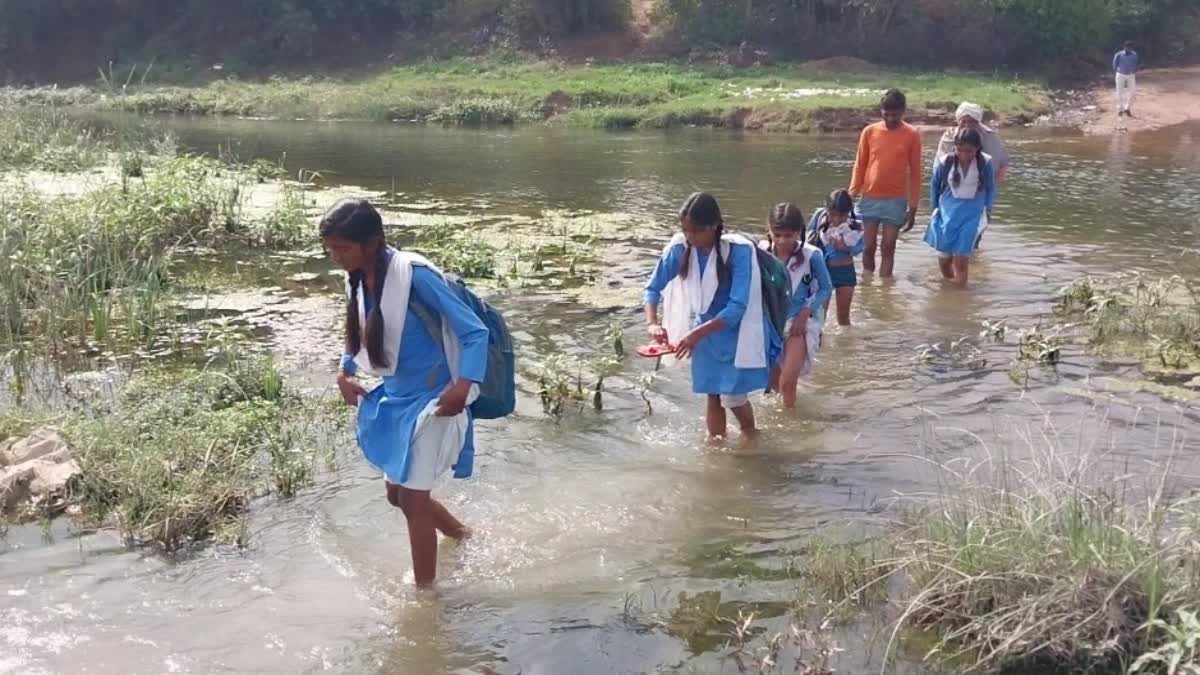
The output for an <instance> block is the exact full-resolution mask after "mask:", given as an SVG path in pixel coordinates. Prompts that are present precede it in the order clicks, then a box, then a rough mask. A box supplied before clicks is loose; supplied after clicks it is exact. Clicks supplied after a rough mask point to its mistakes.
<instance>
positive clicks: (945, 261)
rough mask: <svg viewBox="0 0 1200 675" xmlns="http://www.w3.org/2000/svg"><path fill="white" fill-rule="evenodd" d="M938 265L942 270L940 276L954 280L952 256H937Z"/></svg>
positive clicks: (947, 279)
mask: <svg viewBox="0 0 1200 675" xmlns="http://www.w3.org/2000/svg"><path fill="white" fill-rule="evenodd" d="M938 267H939V268H940V269H941V270H942V278H943V279H945V280H946V281H954V258H951V257H950V256H948V255H939V256H938Z"/></svg>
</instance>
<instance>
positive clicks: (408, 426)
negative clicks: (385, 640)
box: [320, 200, 488, 587]
mask: <svg viewBox="0 0 1200 675" xmlns="http://www.w3.org/2000/svg"><path fill="white" fill-rule="evenodd" d="M320 231H321V239H322V240H323V242H324V244H325V247H326V249H327V250H328V251H329V255H330V257H331V258H332V259H333V261H334V262H335V263H337V265H338V266H340V267H341V268H342V269H344V270H346V272H347V273H348V278H347V281H346V297H347V302H346V348H345V354H344V355H343V356H342V364H341V369H340V372H339V373H338V378H337V384H338V389H339V390H340V391H341V394H342V398H343V399H345V401H346V403H348V404H349V405H352V406H358V441H359V445H360V446H361V447H362V451H363V454H364V455H365V456H366V458H367V461H369V462H370V463H371V464H372V465H373V466H374V467H375V468H377V469H379V470H380V471H381V472H383V474H384V485H385V488H386V492H387V498H388V502H390V503H391V504H392V505H393V506H396V507H398V508H400V509H401V511H403V513H404V517H405V519H406V520H407V522H408V539H409V545H410V546H411V549H412V561H413V577H414V581H415V582H416V584H417V586H419V587H428V586H431V585H432V584H433V582H434V578H435V577H436V574H437V546H438V541H437V532H439V531H440V532H441V533H442V534H444V535H445V536H447V537H450V538H452V539H456V540H462V539H465V538H466V537H467V536H469V534H470V531H469V530H468V529H467V528H466V527H465V526H464V525H463V524H462V523H461V522H459V521H458V520H457V519H456V518H455V517H454V516H452V515H451V514H450V512H449V511H447V510H446V507H445V506H443V505H442V504H441V503H440V502H438V501H437V500H436V499H434V498H433V497H432V496H431V490H432V489H433V486H434V483H435V482H436V481H437V480H438V478H440V477H441V476H442V475H444V474H445V473H446V472H448V471H450V470H451V469H453V471H454V475H455V477H456V478H466V477H468V476H470V475H471V469H472V458H473V455H474V430H473V424H472V418H471V414H470V411H469V410H468V409H467V406H468V405H470V403H471V402H472V401H473V400H474V398H475V397H476V396H477V395H478V383H480V382H483V380H484V375H485V373H486V370H487V344H488V329H487V327H486V326H484V325H483V323H482V322H481V321H480V320H479V318H478V317H477V316H476V315H475V313H474V312H473V311H472V310H471V309H470V308H469V307H467V306H466V305H465V304H464V303H463V302H462V300H460V299H459V298H458V297H457V296H456V295H455V294H454V293H453V292H452V291H451V290H450V288H449V287H448V286H447V285H446V281H445V279H444V278H443V276H442V273H441V271H440V270H438V268H437V267H435V266H434V265H433V264H432V263H430V262H429V261H428V260H426V259H424V258H422V257H421V256H419V255H416V254H415V253H409V252H406V251H399V250H396V249H394V248H392V247H390V246H388V245H387V241H386V240H385V239H384V232H383V219H382V218H381V217H380V215H379V212H378V211H376V210H375V208H374V207H373V206H371V204H370V203H369V202H367V201H365V200H343V201H341V202H339V203H338V204H336V205H335V206H334V207H333V208H331V209H330V210H329V211H328V212H327V213H326V214H325V216H324V217H323V218H322V219H321V224H320ZM412 303H420V306H423V307H424V308H425V310H426V311H427V312H428V314H429V315H432V316H435V317H439V318H440V319H441V326H440V328H441V333H442V334H441V335H434V334H433V333H434V331H435V330H437V328H435V327H434V326H430V325H427V324H426V323H425V322H424V321H421V320H419V318H418V317H417V316H414V311H413V310H412ZM359 371H367V372H370V373H371V374H373V375H377V376H379V377H381V378H382V380H383V382H382V384H380V385H379V386H378V387H376V388H375V389H373V390H371V391H369V392H368V391H366V390H365V389H364V388H363V387H362V386H361V385H360V384H359V383H358V382H357V381H356V380H355V375H356V374H357V373H358V372H359Z"/></svg>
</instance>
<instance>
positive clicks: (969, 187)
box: [925, 129, 996, 288]
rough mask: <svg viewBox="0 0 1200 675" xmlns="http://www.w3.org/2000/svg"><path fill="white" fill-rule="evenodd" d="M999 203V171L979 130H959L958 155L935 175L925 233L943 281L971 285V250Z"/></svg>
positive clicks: (951, 157)
mask: <svg viewBox="0 0 1200 675" xmlns="http://www.w3.org/2000/svg"><path fill="white" fill-rule="evenodd" d="M995 199H996V173H995V170H994V169H993V168H992V160H991V158H990V157H988V156H987V154H985V153H984V152H983V139H982V138H980V136H979V131H977V130H975V129H959V130H958V135H957V136H956V137H955V152H954V154H952V155H950V156H948V157H946V159H945V160H943V161H942V163H941V164H939V165H938V168H937V171H936V172H934V175H933V181H932V183H931V189H930V194H929V201H930V204H931V205H932V207H933V217H932V220H931V221H930V223H929V228H928V229H927V230H926V231H925V243H927V244H929V245H930V246H932V247H933V248H934V249H935V250H936V251H937V252H938V265H939V266H940V267H941V271H942V277H943V278H944V279H945V280H946V281H948V282H950V283H951V284H952V285H954V286H957V287H959V288H965V287H966V285H967V274H968V265H969V263H970V261H971V252H972V251H973V250H974V249H975V240H976V238H977V235H978V233H979V228H980V226H981V224H982V223H983V222H985V221H986V220H987V217H988V214H989V213H990V212H991V210H992V204H993V203H994V202H995Z"/></svg>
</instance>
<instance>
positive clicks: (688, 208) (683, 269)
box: [679, 192, 729, 284]
mask: <svg viewBox="0 0 1200 675" xmlns="http://www.w3.org/2000/svg"><path fill="white" fill-rule="evenodd" d="M684 221H687V222H690V223H691V224H693V225H698V226H700V227H715V228H717V239H716V242H717V243H716V245H714V246H713V255H715V256H717V282H718V283H722V284H723V283H725V282H726V281H727V280H728V279H729V266H728V265H727V264H726V262H725V260H723V259H722V257H721V237H722V236H724V234H725V220H724V218H722V217H721V206H720V205H719V204H717V198H716V197H714V196H712V195H710V194H708V193H707V192H693V193H692V194H691V196H690V197H688V198H687V201H685V202H684V203H683V206H681V207H680V208H679V222H680V223H681V224H682V223H683V222H684ZM691 265H692V245H691V244H687V246H686V247H685V248H684V250H683V260H680V261H679V278H680V279H686V278H687V275H688V268H689V267H691Z"/></svg>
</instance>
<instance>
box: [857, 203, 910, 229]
mask: <svg viewBox="0 0 1200 675" xmlns="http://www.w3.org/2000/svg"><path fill="white" fill-rule="evenodd" d="M858 217H859V218H861V219H862V221H863V223H864V224H870V223H881V224H883V225H890V226H892V227H900V226H901V225H903V224H904V223H905V221H907V220H908V199H907V198H905V197H898V198H896V199H872V198H870V197H863V198H862V199H860V200H858Z"/></svg>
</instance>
